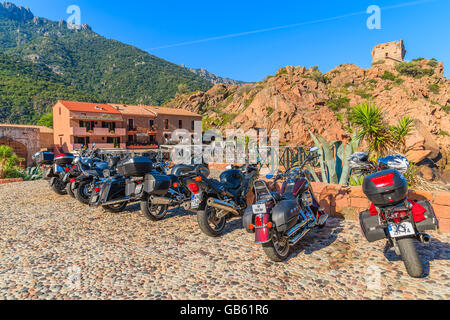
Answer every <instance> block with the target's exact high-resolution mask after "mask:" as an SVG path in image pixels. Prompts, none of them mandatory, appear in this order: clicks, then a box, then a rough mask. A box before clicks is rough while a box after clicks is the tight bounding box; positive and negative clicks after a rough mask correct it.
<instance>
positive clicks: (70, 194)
mask: <svg viewBox="0 0 450 320" xmlns="http://www.w3.org/2000/svg"><path fill="white" fill-rule="evenodd" d="M66 192H67V194H68V195H69V196H71V197H72V198H75V193H73V190H72V184H71V183H68V184H67V186H66Z"/></svg>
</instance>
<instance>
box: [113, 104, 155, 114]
mask: <svg viewBox="0 0 450 320" xmlns="http://www.w3.org/2000/svg"><path fill="white" fill-rule="evenodd" d="M110 105H111V106H113V107H114V108H115V109H116V110H118V111H120V112H121V113H122V114H127V115H138V116H148V117H152V118H155V117H156V113H154V112H152V111H150V110H148V109H147V108H145V107H144V106H135V105H127V104H115V103H110Z"/></svg>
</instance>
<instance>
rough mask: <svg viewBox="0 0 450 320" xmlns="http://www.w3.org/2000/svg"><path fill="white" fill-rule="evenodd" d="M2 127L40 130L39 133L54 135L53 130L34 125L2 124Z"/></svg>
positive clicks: (0, 124) (0, 125)
mask: <svg viewBox="0 0 450 320" xmlns="http://www.w3.org/2000/svg"><path fill="white" fill-rule="evenodd" d="M0 127H8V128H30V129H39V131H40V132H41V133H53V129H51V128H47V127H44V126H33V125H27V124H9V123H0Z"/></svg>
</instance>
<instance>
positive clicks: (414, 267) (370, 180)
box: [350, 153, 439, 278]
mask: <svg viewBox="0 0 450 320" xmlns="http://www.w3.org/2000/svg"><path fill="white" fill-rule="evenodd" d="M366 155H367V156H366ZM367 158H368V153H358V154H355V155H353V156H352V157H351V160H350V166H351V168H352V170H354V171H358V170H359V171H363V172H364V171H371V172H374V173H372V174H370V175H368V176H366V177H365V178H364V182H363V191H364V194H365V195H366V196H367V198H368V199H369V200H370V201H371V202H372V205H371V207H370V209H369V210H366V211H364V212H361V213H360V215H359V220H360V224H361V230H362V233H363V235H364V236H365V238H366V239H367V241H369V242H375V241H378V240H383V239H387V245H386V250H387V249H389V248H391V247H393V248H394V250H395V253H396V254H397V255H398V256H400V257H401V258H402V260H403V262H404V264H405V267H406V270H407V272H408V274H409V275H410V276H411V277H414V278H420V277H422V276H423V273H424V268H423V264H422V262H421V260H420V257H419V255H418V253H417V249H416V247H415V243H414V240H418V241H420V242H422V243H429V242H430V241H431V237H430V236H429V235H428V234H426V233H424V232H425V231H427V230H435V229H437V228H438V227H439V222H438V220H437V218H436V215H435V213H434V211H433V207H432V206H431V204H430V203H429V202H428V201H411V200H409V199H408V181H407V180H406V178H405V176H404V175H403V174H402V173H401V172H406V170H407V169H408V167H409V162H408V160H407V159H406V158H405V157H404V156H402V155H393V156H388V157H386V158H382V159H379V160H378V164H374V163H369V162H368V161H367Z"/></svg>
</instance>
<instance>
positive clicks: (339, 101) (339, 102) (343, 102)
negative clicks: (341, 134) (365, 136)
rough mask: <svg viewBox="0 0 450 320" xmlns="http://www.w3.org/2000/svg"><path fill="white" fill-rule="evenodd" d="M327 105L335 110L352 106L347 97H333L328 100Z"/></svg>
mask: <svg viewBox="0 0 450 320" xmlns="http://www.w3.org/2000/svg"><path fill="white" fill-rule="evenodd" d="M326 105H327V106H328V108H330V109H331V110H333V111H339V110H341V109H347V108H349V107H350V99H349V98H346V97H333V98H331V99H329V100H328V101H327V102H326Z"/></svg>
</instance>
